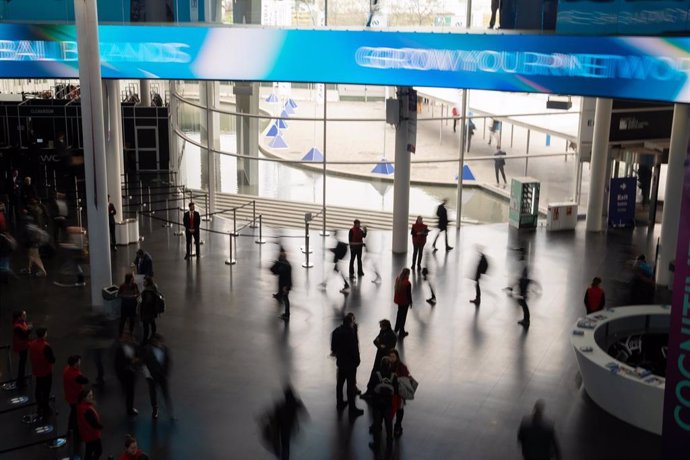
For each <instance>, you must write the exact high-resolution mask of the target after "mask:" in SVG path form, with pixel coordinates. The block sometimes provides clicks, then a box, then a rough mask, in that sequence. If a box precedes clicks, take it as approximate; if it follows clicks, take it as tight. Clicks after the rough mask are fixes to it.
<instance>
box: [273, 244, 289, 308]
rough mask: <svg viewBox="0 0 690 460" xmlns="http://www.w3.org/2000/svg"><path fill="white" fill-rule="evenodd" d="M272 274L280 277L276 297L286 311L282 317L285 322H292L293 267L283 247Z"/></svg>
mask: <svg viewBox="0 0 690 460" xmlns="http://www.w3.org/2000/svg"><path fill="white" fill-rule="evenodd" d="M271 273H273V274H274V275H277V276H278V294H277V297H276V296H275V295H274V297H275V298H276V300H278V301H279V302H282V304H283V306H284V307H285V311H284V312H283V314H282V315H280V317H281V318H282V319H283V320H285V321H289V320H290V297H289V295H290V289H292V266H291V265H290V262H288V260H287V253H286V252H285V249H284V248H283V247H282V246H281V248H280V255H279V256H278V260H276V261H275V262H274V263H273V266H272V267H271Z"/></svg>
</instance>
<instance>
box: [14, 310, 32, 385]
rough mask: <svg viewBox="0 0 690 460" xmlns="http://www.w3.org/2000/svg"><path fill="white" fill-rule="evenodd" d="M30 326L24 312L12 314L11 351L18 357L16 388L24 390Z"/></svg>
mask: <svg viewBox="0 0 690 460" xmlns="http://www.w3.org/2000/svg"><path fill="white" fill-rule="evenodd" d="M31 330H32V326H31V323H29V322H28V321H27V316H26V311H24V310H21V311H15V312H14V313H13V314H12V351H14V352H15V353H17V354H18V355H19V365H18V366H17V380H16V386H17V388H18V389H23V388H26V375H25V374H26V360H27V358H28V356H29V342H30V341H29V337H30V336H31Z"/></svg>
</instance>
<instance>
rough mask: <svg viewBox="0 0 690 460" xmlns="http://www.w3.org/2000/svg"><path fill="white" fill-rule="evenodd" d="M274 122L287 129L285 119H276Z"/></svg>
mask: <svg viewBox="0 0 690 460" xmlns="http://www.w3.org/2000/svg"><path fill="white" fill-rule="evenodd" d="M276 124H277V125H278V128H280V129H287V123H285V120H276Z"/></svg>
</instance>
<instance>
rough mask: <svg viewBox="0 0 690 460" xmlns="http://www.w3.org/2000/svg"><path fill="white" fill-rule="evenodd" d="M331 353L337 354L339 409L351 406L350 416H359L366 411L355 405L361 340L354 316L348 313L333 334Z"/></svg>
mask: <svg viewBox="0 0 690 460" xmlns="http://www.w3.org/2000/svg"><path fill="white" fill-rule="evenodd" d="M331 355H332V356H335V359H336V361H335V364H336V366H337V368H338V371H337V374H336V385H335V398H336V407H337V408H338V410H339V411H340V410H343V409H345V407H349V408H350V410H349V413H350V417H358V416H360V415H362V414H364V411H363V410H361V409H358V408H357V406H356V405H355V395H356V392H357V390H356V385H357V367H358V366H359V363H360V359H359V341H358V340H357V333H356V331H355V325H354V317H353V316H352V315H346V316H345V317H344V318H343V324H342V325H340V326H338V327H337V328H336V329H335V330H334V331H333V333H332V334H331ZM345 382H347V401H344V400H343V385H344V384H345Z"/></svg>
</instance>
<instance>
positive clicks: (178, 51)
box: [0, 24, 690, 103]
mask: <svg viewBox="0 0 690 460" xmlns="http://www.w3.org/2000/svg"><path fill="white" fill-rule="evenodd" d="M99 36H100V52H101V61H102V75H103V77H104V78H162V79H188V80H193V79H200V80H201V79H203V80H245V81H285V82H310V83H351V84H375V85H396V86H435V87H448V88H471V89H475V88H476V89H490V90H502V91H521V92H535V93H557V94H573V95H588V96H603V97H612V98H630V99H648V100H662V101H670V102H685V103H688V102H690V84H689V83H688V76H689V75H690V38H686V37H663V38H662V37H573V36H549V37H545V36H541V35H484V34H482V35H471V34H448V33H446V34H435V33H407V32H380V31H340V30H337V31H336V30H294V29H291V30H282V29H265V28H249V27H247V28H244V27H222V26H218V27H189V26H184V27H178V26H131V25H102V26H100V27H99ZM0 61H1V62H0V64H1V65H0V77H3V78H22V77H23V78H30V77H33V78H76V77H77V76H78V69H77V66H78V61H77V46H76V29H75V27H74V26H70V25H58V26H56V25H52V26H51V25H35V26H30V25H16V24H4V25H0Z"/></svg>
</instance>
